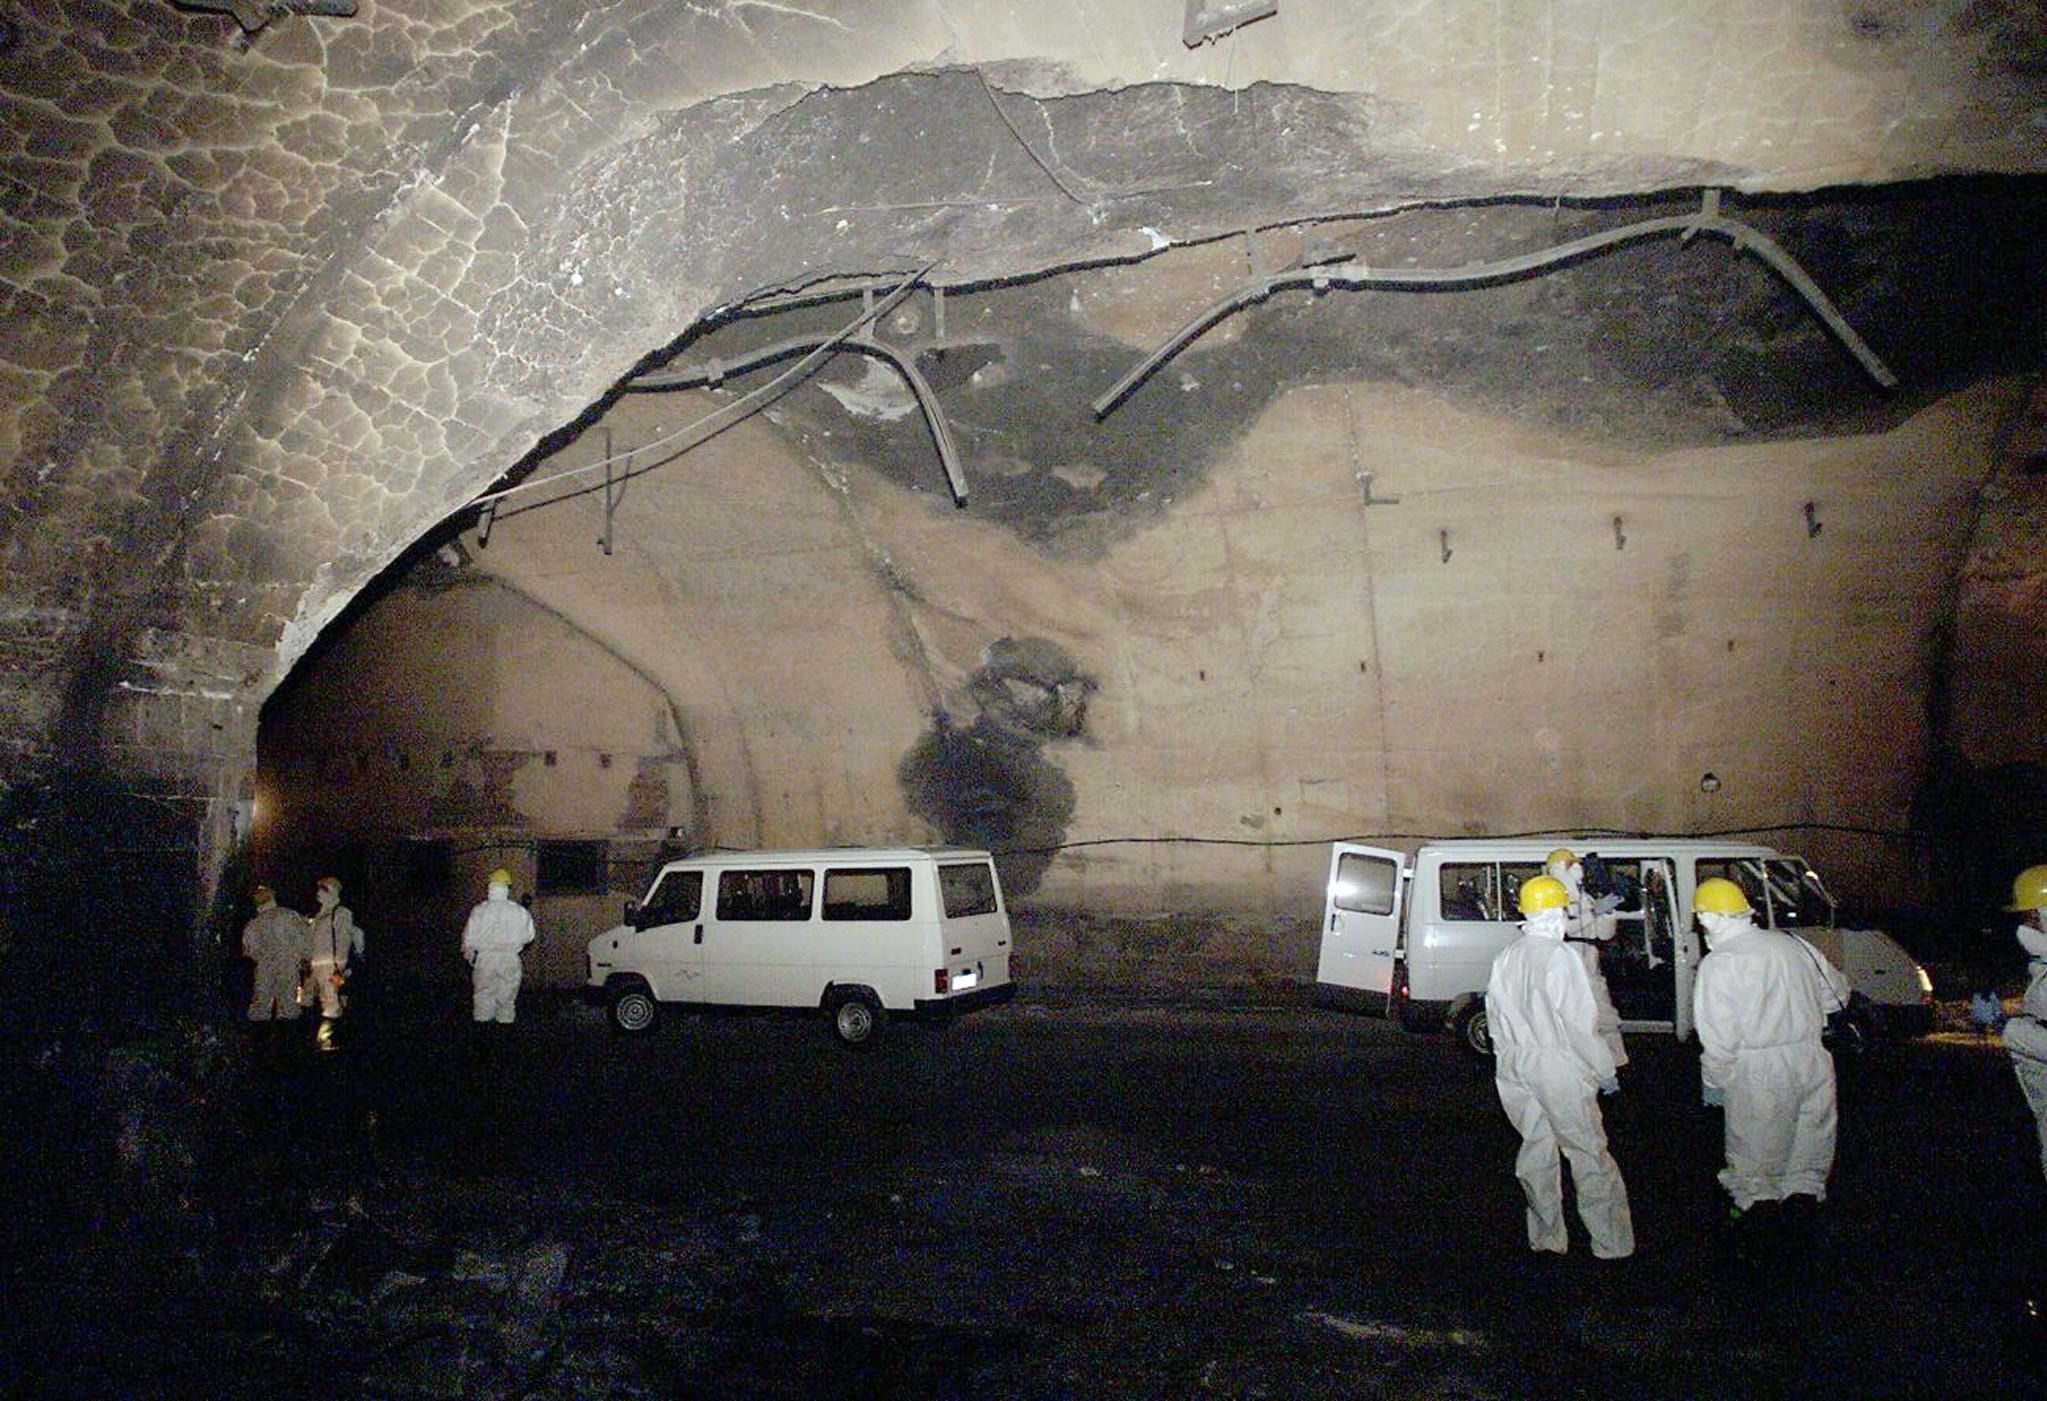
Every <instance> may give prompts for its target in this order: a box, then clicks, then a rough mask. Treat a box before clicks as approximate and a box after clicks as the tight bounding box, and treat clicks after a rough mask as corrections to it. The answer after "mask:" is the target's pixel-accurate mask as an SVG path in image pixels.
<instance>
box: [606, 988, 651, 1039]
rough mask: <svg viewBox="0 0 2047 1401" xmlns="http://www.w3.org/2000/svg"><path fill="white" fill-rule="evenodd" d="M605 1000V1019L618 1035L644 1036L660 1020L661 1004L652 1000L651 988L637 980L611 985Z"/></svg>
mask: <svg viewBox="0 0 2047 1401" xmlns="http://www.w3.org/2000/svg"><path fill="white" fill-rule="evenodd" d="M606 1002H607V1006H606V1012H607V1015H606V1017H605V1020H607V1021H609V1022H610V1023H611V1029H612V1030H613V1031H615V1032H617V1033H618V1034H619V1035H620V1036H645V1035H646V1034H647V1033H648V1032H650V1031H652V1030H653V1029H654V1024H655V1023H656V1022H658V1021H660V1020H661V1004H660V1003H659V1002H657V1001H655V1000H654V992H653V989H651V988H649V987H648V986H647V985H646V984H645V983H643V982H639V981H637V980H635V981H632V982H625V983H619V984H618V985H616V986H615V987H613V988H612V989H611V995H610V997H609V998H608V999H606Z"/></svg>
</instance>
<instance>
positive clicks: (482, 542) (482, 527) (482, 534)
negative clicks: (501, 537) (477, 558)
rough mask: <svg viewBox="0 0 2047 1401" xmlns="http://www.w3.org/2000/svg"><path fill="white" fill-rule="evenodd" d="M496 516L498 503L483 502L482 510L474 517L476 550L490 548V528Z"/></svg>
mask: <svg viewBox="0 0 2047 1401" xmlns="http://www.w3.org/2000/svg"><path fill="white" fill-rule="evenodd" d="M497 516H498V503H497V502H495V501H486V502H484V503H483V510H482V511H481V512H480V513H478V515H477V517H476V548H477V549H479V550H483V549H488V548H490V526H491V522H492V521H494V520H496V519H497Z"/></svg>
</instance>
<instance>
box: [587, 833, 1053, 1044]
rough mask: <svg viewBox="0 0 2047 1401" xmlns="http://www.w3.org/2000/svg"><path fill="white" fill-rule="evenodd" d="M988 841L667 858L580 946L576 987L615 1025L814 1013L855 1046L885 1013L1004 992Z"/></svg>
mask: <svg viewBox="0 0 2047 1401" xmlns="http://www.w3.org/2000/svg"><path fill="white" fill-rule="evenodd" d="M1009 955H1010V931H1009V916H1008V914H1007V913H1006V912H1005V911H1004V909H1003V905H1002V883H1001V881H1000V880H998V879H997V877H996V874H995V862H994V859H993V858H992V857H991V856H990V855H989V854H988V853H987V852H985V851H968V850H959V849H953V848H939V847H902V848H871V847H838V848H834V849H831V850H828V851H745V852H718V853H715V854H713V855H708V856H692V857H686V858H684V859H682V860H679V861H670V862H668V863H667V864H666V865H664V866H662V868H661V870H660V871H659V873H658V874H656V875H655V877H654V881H653V884H652V885H651V886H649V887H648V890H647V895H646V898H645V899H644V900H641V901H640V902H638V903H637V904H634V905H628V906H626V917H625V923H623V924H621V925H619V926H618V927H617V928H615V929H609V930H606V931H605V932H604V933H602V934H600V935H598V936H597V937H596V938H595V939H592V940H591V941H590V947H589V960H590V976H589V981H588V986H587V989H586V991H588V992H589V993H590V994H592V995H593V996H594V997H596V998H598V999H599V1000H601V1001H602V1002H603V1004H604V1006H605V1007H606V1009H607V1011H608V1014H609V1017H610V1021H611V1025H612V1026H613V1027H614V1028H615V1029H616V1030H618V1031H620V1032H625V1033H629V1034H631V1033H639V1032H646V1031H651V1030H652V1029H653V1027H654V1024H655V1022H656V1021H657V1020H659V1018H660V1014H661V1009H662V1008H663V1007H664V1006H666V1005H669V1004H675V1003H680V1004H687V1005H690V1006H694V1007H704V1008H709V1007H723V1008H788V1009H800V1010H805V1011H822V1012H823V1013H824V1014H825V1016H826V1017H827V1018H828V1019H829V1021H830V1024H831V1029H832V1034H833V1035H834V1036H836V1037H838V1039H839V1040H840V1041H841V1042H843V1043H844V1044H846V1045H849V1046H864V1045H867V1044H869V1043H870V1042H872V1041H873V1039H874V1038H875V1037H877V1036H879V1035H880V1034H881V1031H882V1029H883V1028H884V1027H885V1026H886V1025H887V1024H888V1018H889V1016H890V1015H891V1014H894V1013H901V1014H905V1015H909V1014H917V1015H922V1016H926V1017H939V1016H950V1015H953V1014H956V1013H959V1012H964V1011H968V1010H970V1009H972V1008H975V1007H982V1006H986V1005H988V1004H989V1003H992V1002H1001V1001H1005V1000H1007V999H1008V998H1009V997H1010V996H1011V995H1012V994H1013V993H1014V992H1015V991H1016V989H1015V985H1014V984H1012V983H1011V982H1010V978H1009Z"/></svg>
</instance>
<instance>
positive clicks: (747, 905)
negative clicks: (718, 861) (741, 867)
mask: <svg viewBox="0 0 2047 1401" xmlns="http://www.w3.org/2000/svg"><path fill="white" fill-rule="evenodd" d="M816 879H817V877H816V874H815V873H814V872H811V871H800V870H799V871H720V872H719V873H718V918H719V919H735V920H738V919H747V920H796V919H809V918H810V892H811V887H812V886H813V885H814V884H815V883H816Z"/></svg>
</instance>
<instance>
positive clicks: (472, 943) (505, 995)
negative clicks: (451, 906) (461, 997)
mask: <svg viewBox="0 0 2047 1401" xmlns="http://www.w3.org/2000/svg"><path fill="white" fill-rule="evenodd" d="M532 942H533V916H532V915H531V914H529V913H527V910H526V907H525V906H524V905H520V904H515V903H514V902H513V900H512V898H511V891H510V890H509V889H507V888H506V887H504V886H502V885H493V886H492V887H491V888H490V898H489V899H487V900H484V901H483V902H482V903H480V904H478V905H477V906H476V908H475V909H473V910H471V911H470V912H469V923H468V924H467V925H465V926H464V927H463V929H462V956H463V957H464V958H466V959H468V960H469V966H470V968H471V969H472V970H474V971H473V973H472V975H471V984H472V992H473V1004H472V1013H473V1015H474V1017H475V1019H476V1020H477V1021H480V1022H490V1021H495V1022H503V1023H506V1024H509V1023H510V1022H511V1021H512V1020H513V1019H514V1017H515V1016H516V1015H517V1012H518V1008H519V978H520V973H521V969H520V967H519V950H520V949H523V948H525V947H526V946H527V945H528V944H530V943H532Z"/></svg>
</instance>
